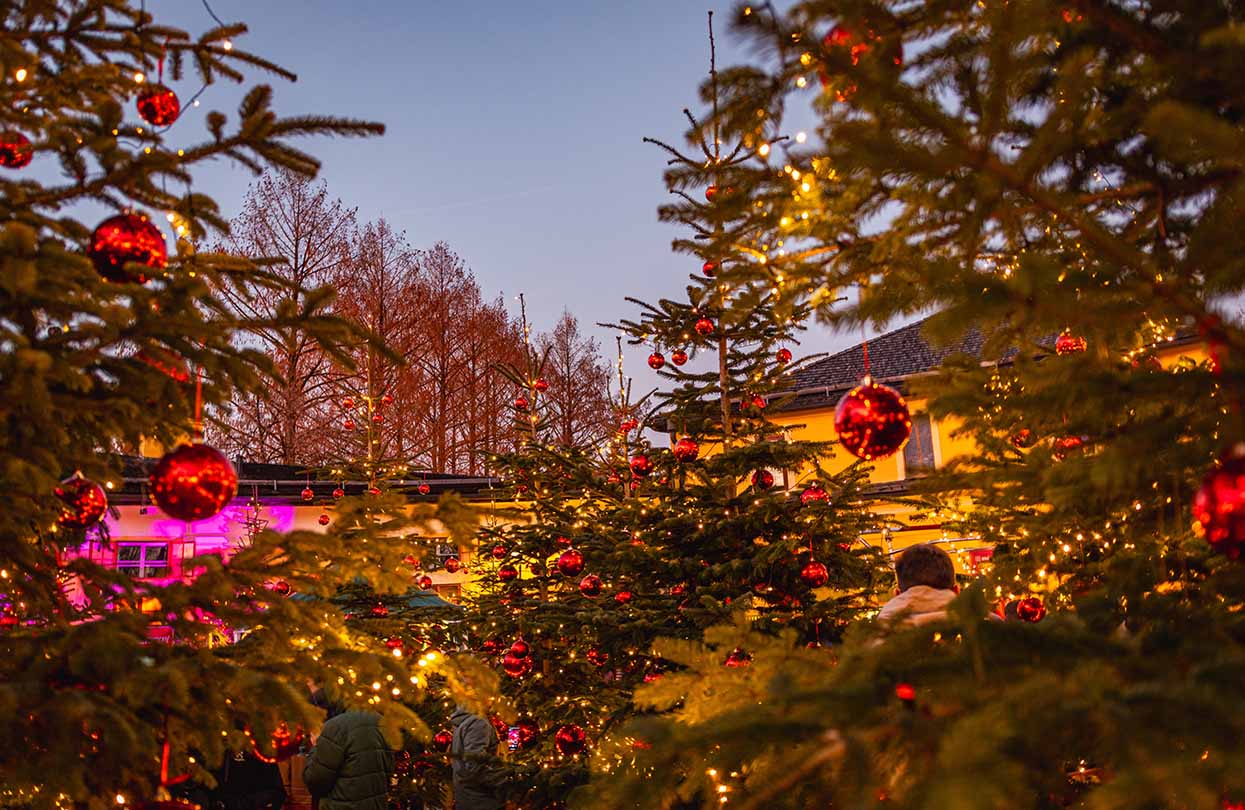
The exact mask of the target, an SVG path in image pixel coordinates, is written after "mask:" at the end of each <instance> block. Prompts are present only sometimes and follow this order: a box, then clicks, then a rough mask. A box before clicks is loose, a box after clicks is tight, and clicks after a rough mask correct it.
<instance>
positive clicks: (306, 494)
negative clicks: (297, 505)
mask: <svg viewBox="0 0 1245 810" xmlns="http://www.w3.org/2000/svg"><path fill="white" fill-rule="evenodd" d="M302 496H303V500H304V501H306V502H307V503H311V502H312V501H314V500H315V499H316V493H315V492H314V491H312V489H311V487H304V488H303V492H302Z"/></svg>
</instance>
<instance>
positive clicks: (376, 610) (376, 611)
mask: <svg viewBox="0 0 1245 810" xmlns="http://www.w3.org/2000/svg"><path fill="white" fill-rule="evenodd" d="M372 615H373V616H375V617H376V618H378V619H383V618H385V617H386V616H388V615H389V608H387V607H385V604H384V603H383V602H377V603H376V604H374V605H372Z"/></svg>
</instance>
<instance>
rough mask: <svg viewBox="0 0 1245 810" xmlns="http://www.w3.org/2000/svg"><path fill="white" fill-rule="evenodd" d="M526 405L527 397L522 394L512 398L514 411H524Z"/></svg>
mask: <svg viewBox="0 0 1245 810" xmlns="http://www.w3.org/2000/svg"><path fill="white" fill-rule="evenodd" d="M528 404H529V403H528V401H527V397H525V396H523V395H522V394H519V395H518V396H517V397H515V398H514V409H515V410H516V411H526V410H527V406H528Z"/></svg>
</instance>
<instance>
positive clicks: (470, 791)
mask: <svg viewBox="0 0 1245 810" xmlns="http://www.w3.org/2000/svg"><path fill="white" fill-rule="evenodd" d="M450 724H451V725H452V726H453V727H454V737H453V740H452V742H451V743H450V763H451V767H452V768H453V769H454V806H455V807H456V808H457V810H502V808H503V807H505V804H506V803H505V801H503V800H502V796H501V784H502V781H503V774H502V773H501V771H500V768H499V767H498V766H497V763H496V762H495V761H494V760H495V757H496V754H497V731H496V730H495V729H494V728H493V724H492V723H490V722H489V721H487V720H485V719H484V718H483V717H479V716H477V715H474V714H472V713H471V712H469V711H467V710H466V709H465V708H463V707H462V706H458V707H456V708H455V709H454V713H453V714H452V715H450Z"/></svg>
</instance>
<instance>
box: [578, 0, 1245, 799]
mask: <svg viewBox="0 0 1245 810" xmlns="http://www.w3.org/2000/svg"><path fill="white" fill-rule="evenodd" d="M737 21H738V23H739V28H740V30H741V32H742V35H743V36H744V37H746V38H747V39H748V40H749V41H750V43H751V44H754V45H757V46H759V49H758V52H760V53H764V54H767V56H766V57H764V58H762V59H758V61H757V62H756V63H754V64H751V65H747V66H744V67H741V68H738V69H737V70H735V71H733V72H731V73H730V74H729V75H730V76H731V77H732V78H731V80H730V81H728V82H725V84H724V87H723V93H724V96H725V98H726V99H727V100H726V102H725V103H724V105H723V106H724V108H725V109H726V110H727V111H728V114H727V119H728V120H732V121H737V122H740V125H741V126H744V125H745V122H748V116H749V114H752V115H753V116H757V115H758V114H765V115H768V114H770V113H775V112H778V111H782V110H784V109H786V108H787V107H789V106H790V105H792V104H793V103H800V102H803V101H807V102H809V107H810V109H811V112H812V113H813V114H814V115H815V116H816V120H817V131H816V132H815V133H814V134H813V135H812V136H809V137H807V139H806V144H805V145H804V146H803V147H802V148H797V149H792V150H791V153H790V154H789V156H788V157H787V159H786V165H785V166H784V167H783V171H778V170H777V169H776V168H775V170H774V171H772V173H771V176H770V179H769V180H768V181H767V182H764V183H762V187H763V188H766V189H768V190H769V191H770V192H771V193H770V194H769V195H767V196H766V202H765V203H764V204H765V205H766V206H768V207H770V210H771V212H772V217H773V218H772V220H771V222H770V228H769V230H768V231H767V235H766V237H765V239H764V241H765V242H766V243H768V244H769V245H770V248H769V252H768V253H767V255H766V259H767V261H766V262H765V263H761V262H751V263H746V264H741V265H739V266H737V267H735V268H728V269H727V272H726V273H725V274H724V275H723V277H722V278H723V279H724V280H725V281H726V282H727V283H730V284H733V285H738V286H744V287H748V288H750V289H753V290H756V291H757V294H758V295H761V294H764V291H765V290H771V291H775V292H777V291H781V292H782V294H783V297H784V299H794V300H795V301H797V302H808V303H809V304H811V305H812V306H813V307H815V309H816V312H817V315H818V316H819V317H821V318H823V319H824V320H826V321H828V322H830V323H832V324H837V325H842V326H849V327H854V326H858V325H860V324H862V323H867V322H872V323H874V324H875V325H884V324H886V323H888V322H890V321H891V320H892V319H894V318H897V317H904V316H910V315H912V314H914V313H917V312H921V311H925V310H931V311H933V313H934V314H933V315H932V317H930V318H929V320H928V321H927V324H926V326H925V331H926V335H927V336H928V337H929V338H930V339H931V340H944V341H946V342H948V343H950V342H952V341H954V340H955V339H957V338H959V337H961V336H962V335H963V334H964V333H965V331H966V330H969V329H976V330H980V332H981V334H982V335H983V337H984V346H983V349H982V351H981V354H980V356H974V357H958V358H953V359H951V360H950V361H948V362H947V363H946V364H945V365H944V368H943V370H942V371H941V373H939V374H937V375H936V376H932V377H930V378H929V379H928V380H927V381H926V383H925V384H924V385H922V386H921V390H922V392H923V394H926V395H928V396H929V397H930V401H931V408H932V409H933V411H934V413H935V414H936V415H938V416H940V417H943V418H951V419H955V420H957V421H958V423H959V424H960V425H961V432H962V433H963V434H964V435H966V436H969V437H971V438H972V440H973V444H974V447H975V451H974V452H973V453H972V454H971V455H968V456H965V457H963V458H960V459H958V460H956V461H954V462H952V463H951V464H950V465H948V467H947V469H945V470H943V471H940V473H939V474H938V475H935V476H931V478H930V479H929V480H928V482H927V485H926V490H927V492H926V494H927V495H928V496H929V497H930V498H934V499H942V500H945V501H947V502H953V503H955V504H956V505H957V506H958V507H963V505H964V499H965V498H966V497H967V498H968V499H970V500H971V505H969V506H968V507H966V508H965V511H964V515H963V524H964V528H965V529H966V530H969V531H975V532H976V533H978V534H979V535H980V537H981V538H982V539H983V540H986V541H989V542H990V543H992V544H994V548H995V553H994V558H993V564H992V570H990V571H989V572H988V574H987V575H986V576H985V577H984V578H983V579H982V580H981V581H979V582H976V583H974V584H973V586H972V587H970V588H968V589H966V592H965V593H963V594H962V595H961V596H960V597H959V599H958V600H957V601H956V602H955V603H954V604H953V605H952V608H951V611H950V615H949V616H948V618H947V619H946V620H945V621H942V622H937V623H934V624H932V625H925V626H923V627H920V628H916V629H910V630H906V631H902V632H894V633H892V634H891V635H890V636H889V637H886V638H885V639H884V640H882V639H879V638H878V633H877V629H876V628H875V627H874V626H873V625H872V623H870V622H861V623H859V624H858V625H856V626H855V627H854V628H853V629H852V630H851V631H849V633H848V636H847V641H846V642H845V643H844V644H843V646H842V647H841V648H840V649H839V651H838V654H837V655H836V656H835V657H834V658H833V659H831V658H827V657H825V656H824V655H818V654H817V653H816V652H814V651H808V650H805V649H802V648H801V646H800V644H799V643H798V640H797V639H796V638H794V637H790V636H788V637H783V638H779V639H777V640H775V641H773V642H770V643H759V644H758V647H757V649H756V650H755V651H754V657H753V663H752V673H751V674H752V675H753V678H752V680H751V681H750V682H749V683H748V684H747V685H746V687H745V686H743V685H741V684H739V683H738V682H737V681H736V680H735V679H734V678H733V677H732V674H731V673H725V672H722V671H721V669H720V668H719V667H716V666H714V662H713V661H712V659H711V658H710V657H709V656H707V655H705V654H704V653H703V651H701V650H699V649H683V650H682V657H681V660H680V662H681V663H682V664H684V666H685V670H684V672H683V673H682V674H680V675H679V676H678V677H677V678H676V677H675V676H670V677H668V678H667V679H666V682H665V683H660V682H659V683H658V684H654V685H652V686H651V687H649V688H648V689H647V690H646V691H645V692H642V693H641V694H640V696H639V699H640V701H641V703H642V704H644V705H651V706H654V707H657V708H659V709H662V710H664V711H665V712H666V713H665V715H664V716H663V717H662V718H660V719H658V720H654V721H652V722H650V723H648V724H646V725H644V726H643V727H637V728H633V729H632V733H637V734H641V735H643V736H645V738H646V739H647V740H649V741H650V743H651V744H652V749H651V750H649V751H646V752H644V755H643V756H642V757H640V759H639V761H638V762H637V763H636V764H635V765H634V767H632V768H629V769H627V770H626V771H625V772H620V773H618V774H617V778H616V779H615V780H614V781H613V782H612V783H610V784H608V790H604V791H603V792H604V794H605V795H606V796H608V797H609V802H610V803H612V804H618V805H623V804H626V805H627V806H632V805H634V806H651V807H669V806H672V805H673V804H675V798H674V797H676V796H678V797H682V798H684V799H691V800H693V803H694V804H695V805H696V806H704V807H709V806H714V807H720V806H723V805H724V804H727V803H729V804H730V805H733V806H743V807H762V806H764V807H793V808H794V807H809V806H825V805H831V806H850V807H873V806H902V807H910V808H917V807H938V808H948V807H953V808H1001V807H1007V808H1054V807H1071V806H1075V807H1095V808H1106V807H1154V808H1159V807H1163V808H1176V807H1180V808H1191V807H1202V808H1215V807H1223V808H1228V807H1239V806H1240V802H1242V801H1245V780H1243V777H1242V775H1243V774H1245V768H1243V767H1242V766H1243V765H1245V744H1243V742H1242V740H1243V739H1245V737H1243V736H1242V732H1245V712H1243V711H1242V710H1241V709H1240V708H1237V706H1238V701H1237V697H1238V694H1239V690H1240V685H1241V678H1240V672H1241V668H1242V665H1243V664H1245V646H1243V645H1245V634H1243V631H1245V624H1243V623H1242V618H1241V616H1242V605H1243V604H1245V601H1243V600H1245V569H1243V568H1242V566H1241V561H1240V554H1241V550H1242V546H1241V543H1242V540H1243V539H1245V534H1243V531H1242V528H1243V526H1245V523H1242V521H1241V514H1242V512H1241V509H1242V508H1243V506H1245V501H1243V500H1242V498H1243V496H1242V482H1243V481H1245V478H1242V472H1241V471H1242V468H1245V461H1242V459H1243V458H1245V450H1242V449H1240V447H1241V446H1240V444H1239V442H1240V441H1241V440H1242V438H1245V436H1243V434H1242V431H1243V430H1245V424H1243V423H1242V419H1241V415H1240V414H1241V407H1240V405H1241V403H1240V394H1239V392H1240V391H1241V383H1242V376H1241V375H1242V366H1241V361H1240V356H1241V355H1240V351H1241V349H1242V347H1245V331H1242V328H1241V321H1240V317H1239V313H1238V314H1236V315H1233V314H1230V313H1231V312H1232V310H1233V308H1234V307H1235V303H1234V302H1235V300H1238V296H1239V295H1240V294H1241V291H1242V288H1243V287H1245V274H1243V273H1242V272H1241V270H1240V267H1239V259H1238V258H1237V257H1238V256H1239V254H1240V251H1239V250H1237V249H1236V247H1234V246H1235V245H1238V244H1240V241H1241V239H1242V237H1241V235H1240V233H1239V229H1237V228H1233V227H1232V226H1231V225H1229V223H1230V222H1233V221H1234V220H1236V219H1237V218H1238V217H1239V199H1240V196H1239V195H1240V193H1241V192H1240V187H1239V183H1240V180H1239V170H1238V169H1237V167H1236V164H1237V162H1238V161H1239V157H1238V155H1239V151H1240V149H1239V146H1238V144H1239V140H1240V137H1241V133H1242V130H1241V115H1240V103H1239V95H1240V89H1239V86H1238V85H1239V80H1238V79H1237V78H1236V74H1235V73H1234V72H1233V71H1232V70H1231V68H1230V67H1229V66H1230V65H1235V64H1237V62H1238V61H1239V59H1240V57H1241V53H1242V43H1241V40H1240V38H1239V36H1238V34H1237V31H1238V29H1239V26H1240V23H1241V19H1240V12H1239V9H1236V8H1235V7H1233V6H1231V5H1230V4H1224V3H1202V2H1188V1H1186V2H1181V1H1180V0H1173V1H1172V2H1161V3H1145V4H1136V3H1117V2H1092V1H1091V2H1079V1H1078V2H1063V3H1055V2H1043V1H1041V0H1032V1H1031V2H1008V3H1000V2H976V0H964V1H963V2H947V3H909V2H874V1H872V0H837V1H832V2H807V3H797V4H795V5H794V6H792V7H791V8H790V9H789V10H787V11H785V12H782V13H779V12H776V11H775V10H773V9H772V8H771V7H769V6H758V7H751V6H742V7H740V9H739V11H738V15H737ZM747 126H751V124H748V125H747ZM747 126H745V131H746V130H747ZM784 190H785V193H783V192H784ZM779 240H783V241H785V242H786V243H787V246H788V249H787V252H786V254H785V255H779V254H778V253H777V252H776V251H774V249H773V246H775V245H777V244H779ZM814 250H821V251H823V252H822V253H821V254H820V255H819V256H818V258H817V260H816V261H809V260H808V258H807V252H808V251H814ZM850 289H859V290H860V292H861V294H860V295H859V296H856V295H853V296H852V298H853V300H852V302H850V303H849V304H846V305H844V304H842V303H836V302H834V301H832V298H833V297H834V296H832V295H829V294H828V291H837V290H850ZM1177 337H1182V338H1183V337H1193V338H1196V339H1197V341H1198V342H1200V346H1195V347H1194V348H1193V349H1190V350H1189V351H1188V352H1186V355H1187V356H1186V357H1185V358H1183V359H1181V360H1178V361H1176V362H1166V363H1162V362H1159V361H1158V360H1157V359H1156V358H1155V353H1156V350H1157V349H1159V348H1161V347H1163V346H1164V345H1168V344H1170V343H1171V342H1172V341H1173V340H1174V339H1175V338H1177ZM1008 603H1011V607H1010V609H1009V608H1008V607H1007V605H1008ZM988 607H999V608H1000V609H1001V612H1003V613H1004V614H1005V615H1009V616H1014V618H1015V619H1018V620H1017V621H996V620H987V619H983V618H981V617H982V616H983V614H984V613H985V611H986V610H987V608H988ZM734 632H735V631H734V630H733V629H732V628H729V627H723V628H715V629H714V630H713V631H712V633H711V637H717V638H730V637H732V633H734ZM659 649H661V648H660V647H659ZM598 801H599V799H598ZM585 806H588V805H585Z"/></svg>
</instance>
